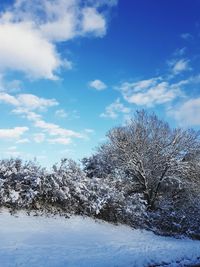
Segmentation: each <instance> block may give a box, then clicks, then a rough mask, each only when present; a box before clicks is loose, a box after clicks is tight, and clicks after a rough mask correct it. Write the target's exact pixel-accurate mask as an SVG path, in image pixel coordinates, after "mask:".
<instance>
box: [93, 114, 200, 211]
mask: <svg viewBox="0 0 200 267" xmlns="http://www.w3.org/2000/svg"><path fill="white" fill-rule="evenodd" d="M107 136H108V142H107V143H106V144H104V145H102V146H101V147H100V148H99V150H98V152H97V155H98V154H99V155H100V156H101V157H102V155H105V154H106V155H109V162H108V164H111V165H112V174H113V175H115V176H116V177H118V178H119V177H121V180H122V181H124V183H126V185H127V186H126V187H127V194H129V195H131V194H132V193H136V192H139V193H143V196H144V199H145V200H146V202H147V206H148V208H149V209H153V208H154V205H155V202H156V200H157V199H158V197H159V194H160V193H161V192H162V191H163V190H164V188H165V186H166V185H169V184H170V186H171V188H172V187H177V186H178V187H181V186H182V185H183V184H184V183H185V181H186V180H188V179H191V173H192V172H194V171H195V169H194V164H193V162H194V158H195V155H197V154H198V152H199V151H200V140H199V132H196V131H194V130H183V129H180V128H176V129H171V128H170V126H169V124H168V123H166V122H163V121H162V120H160V119H158V117H157V116H156V115H155V114H148V113H147V112H145V111H144V110H142V111H138V112H136V114H135V117H134V118H133V119H132V120H131V121H130V122H129V123H128V124H127V125H126V126H123V127H117V128H114V129H112V130H111V131H110V132H109V133H108V135H107ZM188 155H190V157H188ZM98 168H99V167H98ZM196 178H197V176H195V178H194V179H196Z"/></svg>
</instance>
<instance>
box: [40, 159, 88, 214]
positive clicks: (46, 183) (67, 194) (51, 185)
mask: <svg viewBox="0 0 200 267" xmlns="http://www.w3.org/2000/svg"><path fill="white" fill-rule="evenodd" d="M86 179H87V178H86V176H85V174H84V172H83V171H82V170H81V168H80V166H79V165H78V164H77V163H76V162H75V161H73V160H70V159H63V160H61V162H60V164H56V165H54V166H53V170H52V172H51V173H50V174H49V175H47V176H46V177H45V178H44V179H43V180H42V181H41V186H40V192H41V193H40V201H41V202H42V203H43V205H46V206H48V205H49V207H50V208H51V206H52V205H53V206H54V207H57V208H58V209H60V210H61V211H66V212H69V213H78V214H80V213H83V212H84V210H85V209H86V203H87V200H88V196H89V191H88V189H87V187H86Z"/></svg>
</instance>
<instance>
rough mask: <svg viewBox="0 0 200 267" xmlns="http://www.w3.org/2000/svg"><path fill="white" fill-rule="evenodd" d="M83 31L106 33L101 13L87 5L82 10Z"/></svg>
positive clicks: (100, 34) (98, 33) (97, 33)
mask: <svg viewBox="0 0 200 267" xmlns="http://www.w3.org/2000/svg"><path fill="white" fill-rule="evenodd" d="M82 14H83V23H82V30H83V33H84V34H85V33H93V34H94V35H96V36H103V35H105V33H106V21H105V18H104V16H103V15H102V14H99V13H98V11H97V10H96V8H92V7H87V8H84V9H83V11H82Z"/></svg>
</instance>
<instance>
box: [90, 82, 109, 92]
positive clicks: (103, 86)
mask: <svg viewBox="0 0 200 267" xmlns="http://www.w3.org/2000/svg"><path fill="white" fill-rule="evenodd" d="M89 86H90V87H91V88H94V89H96V90H98V91H101V90H104V89H106V88H107V85H106V84H105V83H104V82H102V81H101V80H94V81H91V82H89Z"/></svg>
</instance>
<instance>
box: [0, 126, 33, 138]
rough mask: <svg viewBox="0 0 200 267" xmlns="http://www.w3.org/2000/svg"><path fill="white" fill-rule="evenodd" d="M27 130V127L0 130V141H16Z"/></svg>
mask: <svg viewBox="0 0 200 267" xmlns="http://www.w3.org/2000/svg"><path fill="white" fill-rule="evenodd" d="M28 130H29V128H28V127H14V128H10V129H0V139H18V138H20V137H21V136H22V135H23V134H24V133H25V132H27V131H28Z"/></svg>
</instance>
